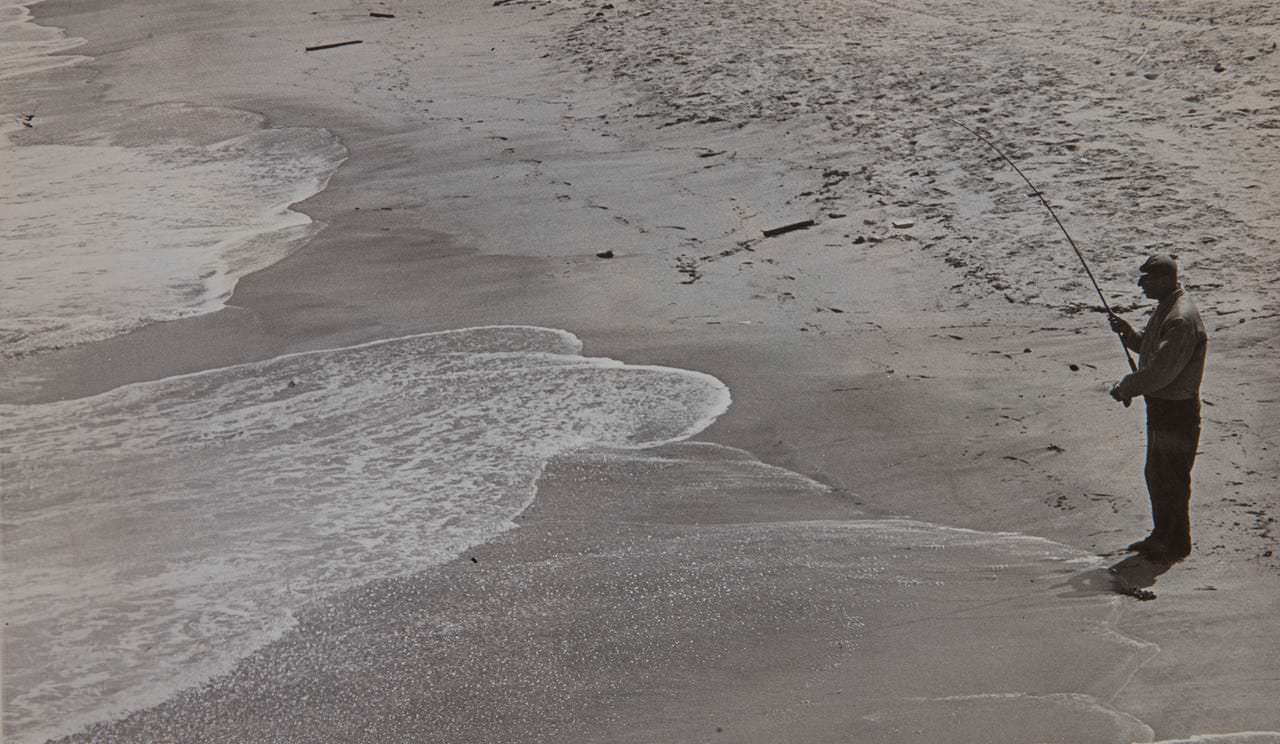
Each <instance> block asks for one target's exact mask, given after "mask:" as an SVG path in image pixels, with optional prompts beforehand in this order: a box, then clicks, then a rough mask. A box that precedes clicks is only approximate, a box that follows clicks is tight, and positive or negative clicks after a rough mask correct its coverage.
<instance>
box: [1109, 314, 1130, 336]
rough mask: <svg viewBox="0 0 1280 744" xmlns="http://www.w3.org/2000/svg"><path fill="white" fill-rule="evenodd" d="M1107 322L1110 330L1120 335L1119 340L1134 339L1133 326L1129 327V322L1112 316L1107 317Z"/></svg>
mask: <svg viewBox="0 0 1280 744" xmlns="http://www.w3.org/2000/svg"><path fill="white" fill-rule="evenodd" d="M1107 320H1108V321H1109V322H1110V323H1111V330H1112V331H1115V332H1116V333H1118V334H1120V338H1122V339H1124V340H1125V341H1128V340H1129V339H1131V338H1133V337H1134V335H1135V332H1134V330H1133V326H1131V325H1129V321H1127V320H1125V319H1124V318H1121V317H1120V316H1119V315H1114V314H1112V315H1108V316H1107Z"/></svg>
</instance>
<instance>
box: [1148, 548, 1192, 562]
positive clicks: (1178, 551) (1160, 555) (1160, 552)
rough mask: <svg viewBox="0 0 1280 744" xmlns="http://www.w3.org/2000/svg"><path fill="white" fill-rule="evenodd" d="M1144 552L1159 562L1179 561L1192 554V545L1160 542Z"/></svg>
mask: <svg viewBox="0 0 1280 744" xmlns="http://www.w3.org/2000/svg"><path fill="white" fill-rule="evenodd" d="M1142 554H1143V555H1144V556H1146V557H1147V558H1150V559H1151V560H1153V561H1157V562H1159V563H1177V562H1178V561H1180V560H1182V559H1183V558H1186V557H1187V556H1189V555H1191V546H1190V545H1179V546H1177V547H1169V546H1167V545H1162V544H1160V543H1154V544H1152V546H1151V547H1149V548H1147V549H1146V550H1143V551H1142Z"/></svg>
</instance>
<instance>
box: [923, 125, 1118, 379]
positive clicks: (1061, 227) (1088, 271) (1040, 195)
mask: <svg viewBox="0 0 1280 744" xmlns="http://www.w3.org/2000/svg"><path fill="white" fill-rule="evenodd" d="M947 121H950V122H951V123H952V124H955V125H956V126H958V127H960V128H961V129H963V130H965V131H966V132H968V133H969V134H972V135H973V136H974V137H977V138H978V140H979V141H981V142H982V143H983V144H984V145H986V146H987V147H990V148H991V149H992V150H994V151H995V153H996V154H997V155H999V156H1000V158H1001V159H1002V160H1004V162H1006V163H1008V164H1009V167H1010V168H1013V171H1014V172H1015V173H1017V174H1018V175H1019V176H1022V180H1023V181H1026V182H1027V185H1028V186H1030V187H1031V191H1032V193H1034V194H1035V195H1036V197H1037V198H1038V199H1040V203H1041V204H1043V205H1044V208H1045V209H1047V210H1049V216H1051V217H1053V221H1054V222H1055V223H1057V225H1058V229H1059V230H1061V231H1062V234H1063V235H1065V236H1067V242H1068V243H1070V244H1071V250H1073V251H1075V254H1076V258H1078V259H1080V265H1081V266H1083V267H1084V273H1085V274H1087V275H1088V276H1089V282H1090V283H1091V284H1092V285H1093V290H1094V291H1095V292H1097V293H1098V299H1100V300H1102V309H1103V310H1105V311H1106V312H1107V318H1108V319H1110V318H1114V317H1116V314H1115V313H1114V312H1112V310H1111V305H1109V304H1107V298H1106V296H1104V295H1103V294H1102V288H1101V287H1099V286H1098V280H1097V279H1094V278H1093V271H1092V270H1091V269H1090V268H1089V262H1088V261H1086V260H1084V254H1083V253H1081V252H1080V247H1079V246H1077V245H1076V241H1075V240H1073V239H1072V238H1071V233H1069V232H1067V228H1066V227H1065V226H1064V225H1063V224H1062V220H1060V219H1058V213H1057V212H1055V211H1054V210H1053V207H1052V206H1051V205H1050V204H1049V201H1048V200H1047V199H1045V198H1044V194H1043V193H1041V191H1040V189H1038V188H1036V185H1035V184H1034V183H1031V179H1030V178H1027V174H1025V173H1023V172H1022V169H1021V168H1019V167H1018V166H1017V164H1016V163H1014V162H1013V161H1012V160H1010V159H1009V156H1008V155H1005V154H1004V152H1003V151H1002V150H1001V149H1000V148H999V147H996V145H995V143H994V142H992V141H991V140H989V139H987V138H986V137H983V136H982V135H981V134H979V133H978V132H976V131H974V130H973V129H971V128H970V127H968V126H966V125H965V124H963V123H962V122H959V121H956V120H955V119H948V120H947ZM1116 335H1117V336H1119V338H1120V348H1122V349H1124V358H1125V361H1127V362H1128V363H1129V371H1131V372H1136V371H1137V369H1138V366H1137V365H1136V364H1134V363H1133V356H1132V355H1131V354H1130V353H1129V347H1128V345H1126V344H1125V342H1124V336H1122V335H1121V334H1120V333H1119V332H1117V333H1116Z"/></svg>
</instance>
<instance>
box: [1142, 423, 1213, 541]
mask: <svg viewBox="0 0 1280 744" xmlns="http://www.w3.org/2000/svg"><path fill="white" fill-rule="evenodd" d="M1199 443H1200V401H1199V400H1197V399H1195V398H1188V399H1187V400H1161V399H1159V398H1147V467H1146V470H1145V471H1144V472H1145V475H1146V476H1147V492H1148V493H1149V494H1150V495H1151V518H1152V521H1153V522H1154V523H1155V528H1154V529H1153V530H1152V536H1154V537H1155V539H1156V540H1158V541H1159V542H1160V543H1161V544H1163V545H1164V546H1165V548H1166V549H1167V550H1168V551H1169V552H1171V553H1177V554H1180V555H1185V554H1187V553H1190V552H1191V517H1190V513H1189V510H1190V504H1191V466H1192V465H1194V464H1195V461H1196V446H1197V445H1199Z"/></svg>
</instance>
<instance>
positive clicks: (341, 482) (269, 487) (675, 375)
mask: <svg viewBox="0 0 1280 744" xmlns="http://www.w3.org/2000/svg"><path fill="white" fill-rule="evenodd" d="M579 348H580V347H579V343H578V341H577V339H575V338H574V337H573V336H571V335H570V334H568V333H565V332H562V331H556V330H549V329H541V328H525V327H496V328H473V329H465V330H459V331H454V332H447V333H437V334H429V335H424V336H415V337H409V338H402V339H396V340H392V341H386V342H381V343H376V344H369V345H365V346H358V347H354V348H346V349H337V350H332V351H321V352H314V353H308V354H299V355H292V356H286V357H280V358H277V359H274V360H271V361H267V362H262V363H257V364H249V365H244V366H238V367H233V368H229V369H221V370H214V371H211V372H206V373H202V374H196V375H190V376H185V377H177V378H171V379H166V380H161V381H157V382H151V383H144V384H139V385H131V386H126V387H122V388H119V389H116V390H114V391H111V392H108V393H104V394H102V395H98V396H94V397H91V398H85V399H81V400H72V401H66V402H60V403H53V404H47V405H38V406H6V407H0V421H2V422H4V423H3V432H0V458H2V460H0V469H3V472H4V478H5V488H4V490H3V502H2V506H3V515H4V516H3V523H2V524H0V529H2V530H3V545H2V548H0V550H2V551H3V555H2V558H3V564H4V568H5V570H4V573H3V576H2V577H0V595H2V596H3V602H4V616H5V621H6V628H5V644H4V651H3V653H4V658H3V665H4V669H5V673H4V678H3V686H4V696H5V698H6V700H7V705H6V709H5V711H4V716H5V719H4V725H5V731H6V741H41V740H43V739H44V738H45V737H48V736H51V735H53V734H55V733H67V732H68V731H71V730H74V729H75V728H76V727H77V726H78V725H84V724H87V723H89V722H92V721H94V720H98V719H101V718H106V717H110V716H113V715H117V714H119V713H121V712H123V711H125V710H127V709H132V708H136V707H140V706H143V705H146V704H153V703H158V702H160V701H161V700H163V699H164V698H165V697H167V696H168V695H169V694H171V693H172V692H173V691H174V690H176V689H179V688H181V687H184V686H187V685H191V684H194V683H197V682H200V681H203V680H205V679H208V678H209V677H211V676H213V675H215V674H217V673H220V672H225V671H227V670H228V669H230V668H231V666H232V665H233V664H234V663H235V662H236V661H237V660H239V659H240V658H242V657H244V656H245V655H247V654H248V653H249V652H251V651H252V650H254V649H256V648H259V647H261V646H262V645H263V644H265V643H267V642H269V641H270V640H272V639H274V638H277V637H279V635H280V634H281V633H282V632H283V631H285V630H286V629H287V628H289V627H290V626H291V625H292V622H293V612H294V611H295V610H296V609H297V608H299V607H300V606H302V605H304V604H306V603H308V602H311V601H314V600H317V599H319V598H321V597H323V596H325V595H327V594H329V593H331V592H335V591H339V590H342V589H343V588H347V587H351V586H354V585H358V584H360V583H362V582H367V581H370V580H374V579H380V578H386V577H391V576H400V575H405V574H411V573H414V572H417V571H421V570H422V569H423V568H425V567H428V566H431V565H435V564H439V563H441V562H443V561H446V560H448V559H450V558H452V557H454V556H456V555H458V554H459V553H460V552H461V551H462V550H464V549H465V548H467V547H469V546H472V545H475V544H477V543H480V542H483V541H485V540H487V539H489V538H491V537H492V536H494V535H495V534H498V533H500V532H502V531H504V530H506V529H508V528H509V527H510V526H511V524H512V523H511V520H512V518H513V517H514V516H515V515H516V514H518V513H519V512H520V511H521V510H523V509H524V508H525V506H526V505H527V504H528V502H529V501H530V499H531V498H532V497H533V492H534V483H535V480H536V478H537V477H538V475H539V473H540V472H541V470H542V468H543V466H544V464H545V463H546V462H547V461H548V460H549V459H550V458H552V457H554V456H555V455H557V454H560V453H563V452H566V451H570V450H574V449H577V448H583V447H592V446H609V447H624V448H627V447H646V446H650V445H654V444H660V443H663V442H666V441H669V440H672V439H678V438H682V437H687V436H690V435H692V434H694V433H696V432H697V431H700V430H701V429H702V428H704V427H705V426H706V425H707V424H709V423H710V422H711V421H712V420H713V419H714V418H715V417H716V416H717V415H718V414H719V413H721V412H722V411H724V410H725V409H726V407H727V406H728V403H729V393H728V391H727V389H726V388H725V387H724V385H722V384H721V383H719V382H718V381H716V380H715V379H713V378H711V377H708V376H706V375H702V374H697V373H693V372H685V371H680V370H673V369H665V368H658V367H637V366H627V365H623V364H619V363H616V362H612V361H609V360H606V359H592V358H586V357H582V356H580V355H579V354H578V351H579Z"/></svg>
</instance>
